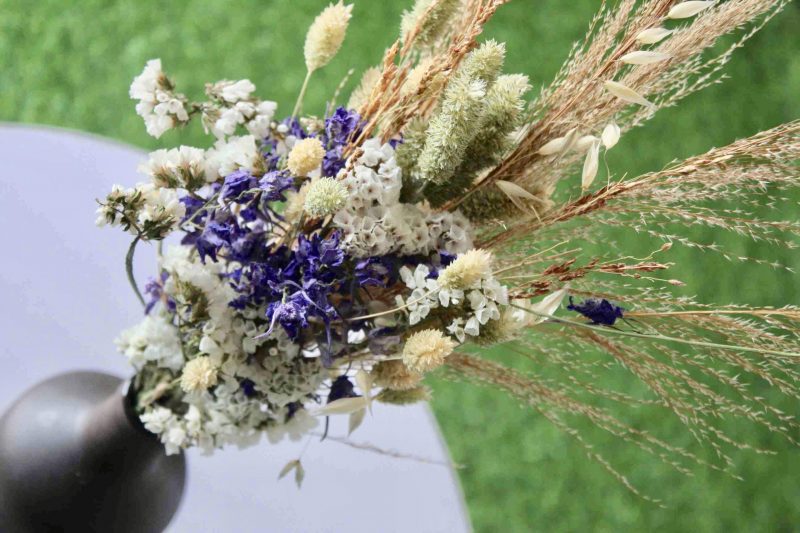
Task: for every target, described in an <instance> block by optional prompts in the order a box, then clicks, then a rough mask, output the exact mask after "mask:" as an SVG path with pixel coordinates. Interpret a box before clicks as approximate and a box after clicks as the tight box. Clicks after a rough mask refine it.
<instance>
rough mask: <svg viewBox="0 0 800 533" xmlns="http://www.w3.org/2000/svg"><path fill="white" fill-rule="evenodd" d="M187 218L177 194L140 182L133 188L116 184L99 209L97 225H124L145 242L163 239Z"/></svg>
mask: <svg viewBox="0 0 800 533" xmlns="http://www.w3.org/2000/svg"><path fill="white" fill-rule="evenodd" d="M185 215H186V206H185V205H183V203H181V201H180V200H179V198H178V193H177V191H175V190H173V189H164V188H160V187H156V186H155V185H154V184H153V183H140V184H138V185H136V186H135V187H133V188H127V189H126V188H124V187H122V186H120V185H114V186H113V187H112V189H111V192H110V193H109V194H108V196H107V197H106V199H105V201H104V202H101V204H100V207H98V208H97V219H96V221H95V222H96V224H97V225H98V226H105V225H110V226H122V227H123V228H124V229H125V230H127V231H130V232H131V233H133V234H139V235H141V237H142V238H143V239H144V240H160V239H163V238H164V237H165V236H166V235H167V234H169V233H171V232H172V231H173V230H174V229H175V228H176V227H177V226H178V224H180V221H181V220H182V219H183V217H184V216H185Z"/></svg>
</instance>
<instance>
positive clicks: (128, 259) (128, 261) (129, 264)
mask: <svg viewBox="0 0 800 533" xmlns="http://www.w3.org/2000/svg"><path fill="white" fill-rule="evenodd" d="M141 238H142V234H141V233H140V234H138V235H136V238H135V239H133V242H132V243H131V245H130V247H129V248H128V253H127V254H125V272H127V274H128V283H130V284H131V288H132V289H133V292H134V293H135V294H136V297H137V298H139V302H140V303H141V304H142V307H145V306H146V304H145V303H144V297H143V296H142V293H141V292H139V286H138V285H136V278H134V277H133V253H134V252H135V251H136V245H137V244H138V243H139V240H141Z"/></svg>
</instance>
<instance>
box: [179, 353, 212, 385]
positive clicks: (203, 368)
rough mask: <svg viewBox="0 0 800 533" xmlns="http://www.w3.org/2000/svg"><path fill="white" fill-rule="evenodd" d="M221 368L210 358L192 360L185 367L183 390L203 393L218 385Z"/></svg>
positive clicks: (182, 377)
mask: <svg viewBox="0 0 800 533" xmlns="http://www.w3.org/2000/svg"><path fill="white" fill-rule="evenodd" d="M218 371H219V368H218V367H217V365H216V364H214V362H213V361H212V360H211V358H210V357H207V356H201V357H197V358H195V359H192V360H191V361H189V362H188V363H186V365H184V367H183V373H182V374H181V388H182V389H183V390H184V392H201V391H204V390H207V389H209V388H210V387H213V386H214V385H216V384H217V373H218Z"/></svg>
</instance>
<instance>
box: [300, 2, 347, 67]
mask: <svg viewBox="0 0 800 533" xmlns="http://www.w3.org/2000/svg"><path fill="white" fill-rule="evenodd" d="M352 11H353V5H352V4H349V5H344V4H342V2H341V0H339V3H338V4H331V5H329V6H328V7H326V8H325V9H323V10H322V13H320V14H319V15H317V18H315V19H314V22H312V23H311V27H309V28H308V33H307V34H306V43H305V47H304V48H303V54H304V55H305V60H306V68H307V69H308V71H309V72H313V71H314V70H317V69H318V68H322V67H324V66H325V65H327V64H328V63H329V62H330V60H331V59H333V56H335V55H336V52H338V51H339V48H340V47H341V46H342V41H344V36H345V34H346V33H347V25H348V24H349V22H350V17H351V13H352Z"/></svg>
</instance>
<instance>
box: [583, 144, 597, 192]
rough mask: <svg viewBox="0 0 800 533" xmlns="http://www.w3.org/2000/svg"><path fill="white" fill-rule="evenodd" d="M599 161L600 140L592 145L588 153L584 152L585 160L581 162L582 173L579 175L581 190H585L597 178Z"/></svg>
mask: <svg viewBox="0 0 800 533" xmlns="http://www.w3.org/2000/svg"><path fill="white" fill-rule="evenodd" d="M599 161H600V140H599V139H597V140H595V141H594V142H593V143H592V146H591V148H589V151H588V152H586V159H585V160H584V162H583V172H582V173H581V189H583V190H586V189H588V188H589V187H590V186H591V185H592V182H593V181H594V178H595V177H596V176H597V169H598V167H599Z"/></svg>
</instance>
